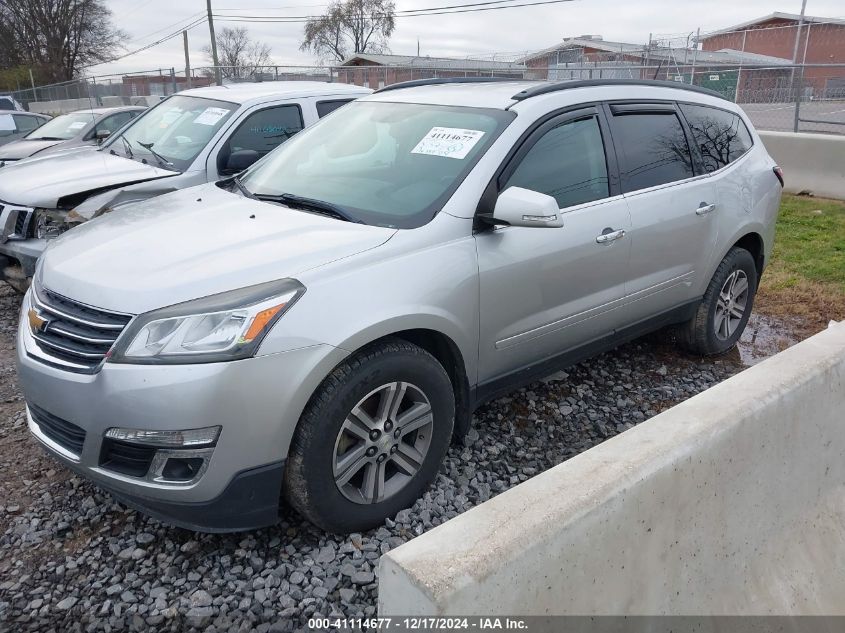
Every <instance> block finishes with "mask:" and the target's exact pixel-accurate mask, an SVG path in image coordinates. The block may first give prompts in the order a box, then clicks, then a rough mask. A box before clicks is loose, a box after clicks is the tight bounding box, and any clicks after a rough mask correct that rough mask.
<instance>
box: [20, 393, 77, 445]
mask: <svg viewBox="0 0 845 633" xmlns="http://www.w3.org/2000/svg"><path fill="white" fill-rule="evenodd" d="M28 406H29V414H30V415H31V416H32V421H33V422H35V423H36V424H37V425H38V428H39V429H40V430H41V433H43V434H44V435H45V436H46V437H48V438H50V439H51V440H53V441H54V442H55V443H56V444H58V445H59V446H61V447H62V448H66V449H67V450H69V451H70V452H71V453H74V454H75V455H79V454H80V453H81V452H82V445H83V444H85V429H81V428H79V427H78V426H76V425H75V424H73V423H71V422H68V421H67V420H62V419H61V418H60V417H58V416H56V415H53V414H52V413H48V412H47V411H45V410H44V409H42V408H41V407H36V406H35V405H34V404H28Z"/></svg>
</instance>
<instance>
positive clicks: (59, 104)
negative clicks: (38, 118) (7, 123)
mask: <svg viewBox="0 0 845 633" xmlns="http://www.w3.org/2000/svg"><path fill="white" fill-rule="evenodd" d="M27 107H28V108H29V111H30V112H37V113H39V114H49V115H51V116H57V115H59V114H67V113H68V112H76V111H77V110H88V109H90V108H98V107H99V105H98V104H97V101H96V100H94V99H62V100H61V101H33V102H31V103H30V104H29V105H28V106H27Z"/></svg>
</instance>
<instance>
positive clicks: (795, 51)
mask: <svg viewBox="0 0 845 633" xmlns="http://www.w3.org/2000/svg"><path fill="white" fill-rule="evenodd" d="M806 10H807V0H801V15H800V16H798V28H797V29H796V31H795V46H794V47H793V48H792V90H793V92H794V93H795V120H794V121H793V122H792V131H793V132H797V131H798V123H799V118H800V112H801V91H802V90H803V84H804V66H803V65H802V66H801V77H800V78H799V80H798V86H797V87H796V86H795V65H796V64H797V63H798V45H799V43H800V42H801V27H803V26H804V12H805V11H806ZM805 61H806V60H805Z"/></svg>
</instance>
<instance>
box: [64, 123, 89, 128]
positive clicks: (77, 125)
mask: <svg viewBox="0 0 845 633" xmlns="http://www.w3.org/2000/svg"><path fill="white" fill-rule="evenodd" d="M86 125H88V123H87V122H85V121H74V122H73V123H71V124H70V125H68V126H67V129H69V130H81V129H82V128H84V127H85V126H86Z"/></svg>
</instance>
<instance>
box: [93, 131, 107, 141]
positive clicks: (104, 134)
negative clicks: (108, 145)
mask: <svg viewBox="0 0 845 633" xmlns="http://www.w3.org/2000/svg"><path fill="white" fill-rule="evenodd" d="M110 136H111V131H109V130H97V132H96V134H94V138H95V139H97V142H98V143H102V142H103V141H105V140H106V139H107V138H108V137H110Z"/></svg>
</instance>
